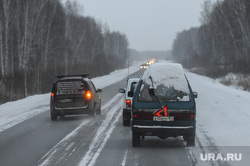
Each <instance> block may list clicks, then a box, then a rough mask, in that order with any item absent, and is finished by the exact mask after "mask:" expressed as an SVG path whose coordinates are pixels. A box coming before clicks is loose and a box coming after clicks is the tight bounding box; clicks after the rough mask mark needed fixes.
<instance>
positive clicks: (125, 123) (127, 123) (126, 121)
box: [123, 116, 130, 126]
mask: <svg viewBox="0 0 250 166" xmlns="http://www.w3.org/2000/svg"><path fill="white" fill-rule="evenodd" d="M129 123H130V120H125V119H124V116H123V126H129Z"/></svg>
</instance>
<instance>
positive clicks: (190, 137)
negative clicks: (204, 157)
mask: <svg viewBox="0 0 250 166" xmlns="http://www.w3.org/2000/svg"><path fill="white" fill-rule="evenodd" d="M186 140H187V146H195V133H194V134H191V135H188V136H187V138H186Z"/></svg>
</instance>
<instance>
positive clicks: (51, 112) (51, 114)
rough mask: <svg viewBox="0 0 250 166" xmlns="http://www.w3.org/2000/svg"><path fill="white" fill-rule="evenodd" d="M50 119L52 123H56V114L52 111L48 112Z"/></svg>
mask: <svg viewBox="0 0 250 166" xmlns="http://www.w3.org/2000/svg"><path fill="white" fill-rule="evenodd" d="M50 117H51V120H52V121H56V120H57V113H56V111H55V110H54V109H51V110H50Z"/></svg>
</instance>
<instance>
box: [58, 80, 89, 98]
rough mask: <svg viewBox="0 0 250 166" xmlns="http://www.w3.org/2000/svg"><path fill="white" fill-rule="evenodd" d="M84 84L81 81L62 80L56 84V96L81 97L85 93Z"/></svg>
mask: <svg viewBox="0 0 250 166" xmlns="http://www.w3.org/2000/svg"><path fill="white" fill-rule="evenodd" d="M85 90H86V84H85V82H83V81H82V80H62V81H58V82H57V84H56V94H57V95H58V96H62V95H82V94H84V93H85Z"/></svg>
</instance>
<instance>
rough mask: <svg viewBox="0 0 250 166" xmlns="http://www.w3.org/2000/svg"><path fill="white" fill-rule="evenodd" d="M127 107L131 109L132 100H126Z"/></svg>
mask: <svg viewBox="0 0 250 166" xmlns="http://www.w3.org/2000/svg"><path fill="white" fill-rule="evenodd" d="M126 106H127V107H131V100H129V99H128V100H126Z"/></svg>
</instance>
